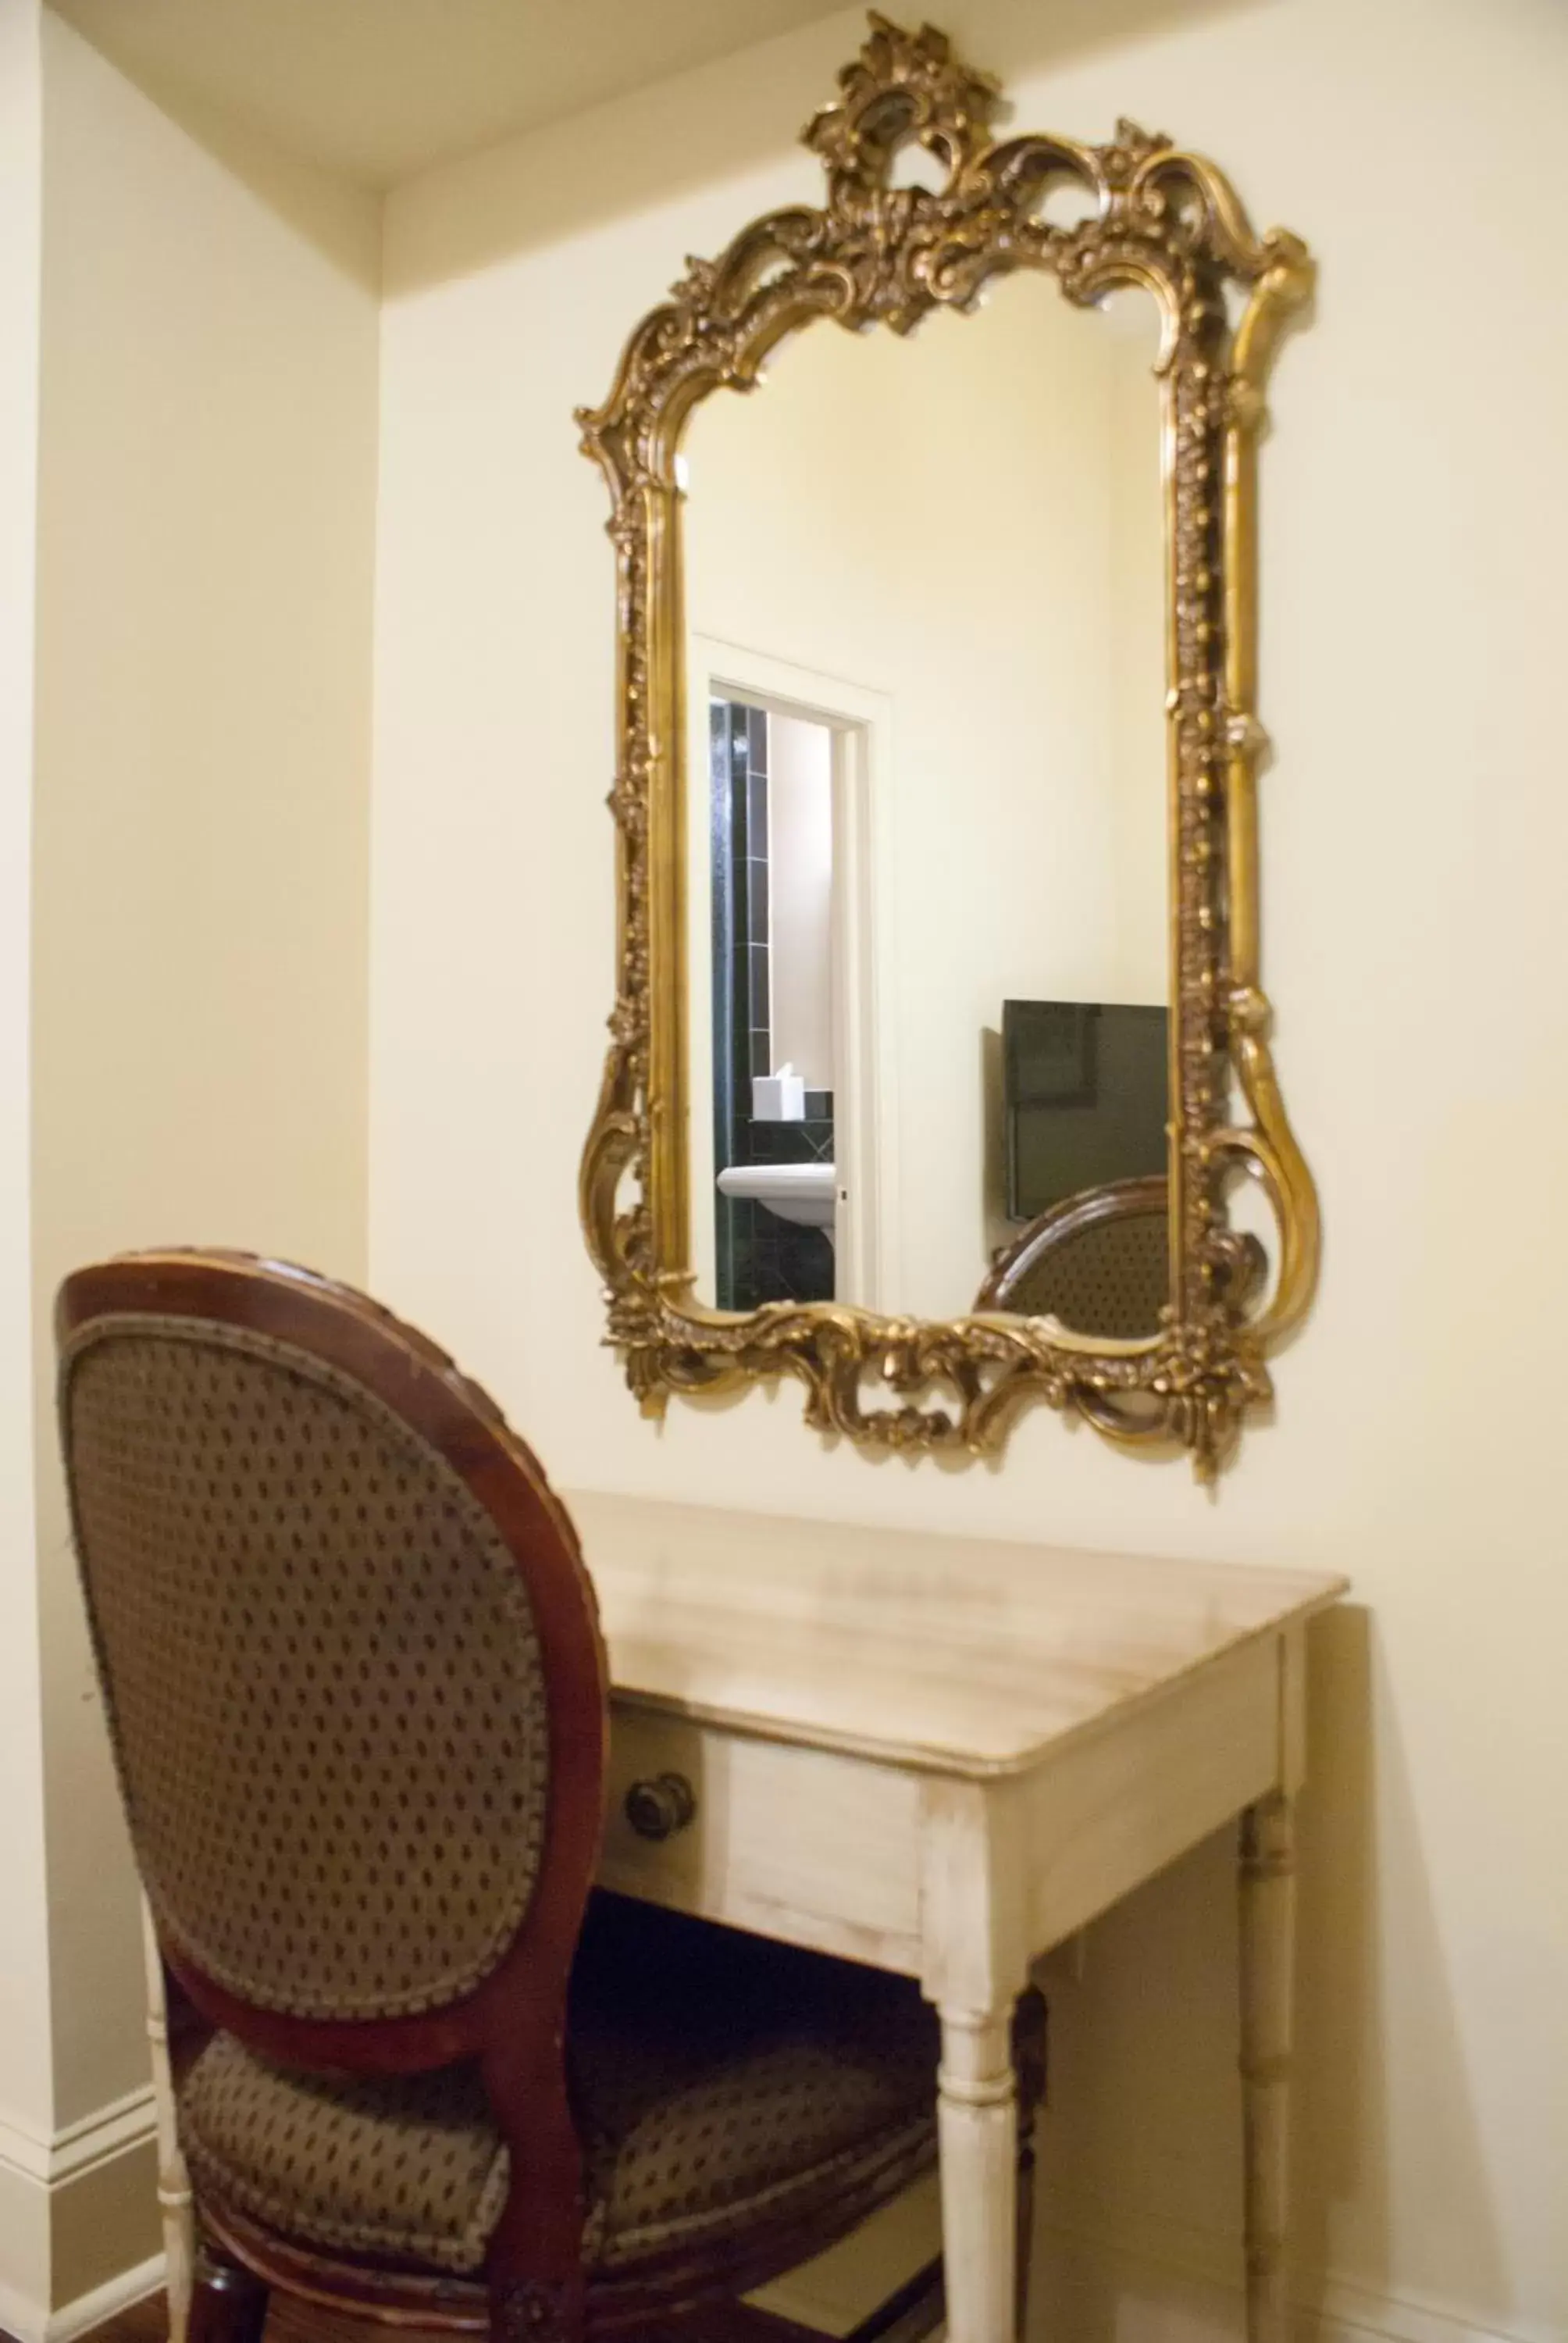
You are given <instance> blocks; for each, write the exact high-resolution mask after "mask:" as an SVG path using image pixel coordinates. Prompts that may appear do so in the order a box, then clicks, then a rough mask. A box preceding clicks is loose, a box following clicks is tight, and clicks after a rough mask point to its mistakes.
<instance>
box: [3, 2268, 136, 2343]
mask: <svg viewBox="0 0 1568 2343" xmlns="http://www.w3.org/2000/svg"><path fill="white" fill-rule="evenodd" d="M163 2282H164V2258H163V2256H162V2254H154V2256H153V2257H152V2258H151V2260H150V2261H145V2262H141V2263H139V2264H138V2265H137V2267H136V2268H135V2269H128V2270H123V2271H122V2272H121V2274H120V2276H119V2277H118V2278H111V2279H110V2280H109V2282H108V2284H107V2285H106V2286H95V2288H93V2290H92V2292H91V2294H79V2295H78V2296H77V2297H76V2299H75V2302H67V2303H64V2304H62V2306H61V2308H59V2309H58V2310H54V2311H51V2312H50V2314H49V2317H48V2318H47V2320H46V2321H45V2328H44V2335H43V2343H76V2338H77V2336H78V2335H85V2334H86V2333H87V2332H88V2331H89V2329H91V2328H95V2327H101V2326H102V2325H103V2323H104V2321H105V2319H106V2318H113V2317H114V2316H115V2313H116V2311H117V2310H128V2309H129V2308H130V2307H131V2305H132V2303H133V2302H145V2301H146V2298H147V2297H148V2295H149V2294H156V2292H157V2291H158V2288H160V2287H161V2286H162V2284H163ZM23 2343H25V2338H23Z"/></svg>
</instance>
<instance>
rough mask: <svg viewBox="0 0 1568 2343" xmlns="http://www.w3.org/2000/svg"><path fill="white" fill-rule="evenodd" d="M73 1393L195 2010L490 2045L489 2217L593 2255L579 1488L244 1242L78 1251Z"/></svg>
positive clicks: (130, 1744)
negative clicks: (568, 2055) (583, 1969)
mask: <svg viewBox="0 0 1568 2343" xmlns="http://www.w3.org/2000/svg"><path fill="white" fill-rule="evenodd" d="M57 1332H58V1336H59V1343H60V1373H59V1413H60V1432H61V1440H62V1444H63V1451H64V1457H65V1475H66V1482H67V1486H68V1492H69V1499H70V1506H71V1516H72V1526H73V1532H74V1535H75V1546H76V1553H77V1556H78V1561H79V1565H80V1570H81V1576H82V1584H83V1589H84V1594H85V1601H86V1607H87V1614H88V1620H89V1624H90V1628H91V1633H92V1637H93V1643H94V1647H95V1654H96V1658H97V1664H98V1672H99V1676H100V1681H101V1684H102V1688H103V1694H104V1700H105V1705H106V1712H107V1719H108V1725H109V1732H110V1736H111V1740H112V1743H113V1746H114V1753H115V1760H116V1767H117V1770H118V1775H119V1782H120V1788H121V1792H122V1795H123V1797H124V1801H125V1806H126V1815H127V1818H128V1820H129V1825H130V1830H131V1836H132V1840H133V1844H134V1846H135V1851H136V1861H137V1864H138V1866H139V1868H140V1871H141V1875H142V1879H143V1883H144V1885H145V1887H146V1895H147V1899H148V1902H149V1905H150V1906H151V1910H152V1913H153V1916H154V1920H155V1923H156V1930H157V1935H158V1941H159V1946H160V1948H161V1950H162V1953H163V1956H164V1959H165V1961H166V1965H167V1966H168V1968H169V1970H170V1972H171V1974H172V1975H173V1976H174V1977H175V1978H176V1981H177V1983H178V1984H179V1985H180V1986H182V1987H183V1988H184V1990H185V1992H186V1995H187V1996H189V1998H190V2000H191V2001H192V2002H193V2003H194V2004H195V2005H196V2009H197V2010H198V2011H199V2012H200V2013H201V2015H202V2016H204V2017H205V2018H206V2020H207V2021H208V2022H209V2023H210V2024H211V2025H213V2026H216V2027H219V2028H221V2029H223V2030H224V2031H225V2032H226V2033H229V2034H232V2035H234V2036H237V2037H238V2038H239V2040H240V2041H241V2042H243V2043H244V2044H246V2046H249V2047H250V2048H251V2049H252V2050H254V2051H255V2052H256V2054H257V2055H259V2056H266V2057H271V2058H274V2059H276V2060H277V2061H279V2062H283V2063H286V2065H288V2066H292V2067H296V2068H300V2069H304V2070H307V2071H311V2070H319V2071H322V2072H331V2073H336V2074H340V2075H341V2074H349V2075H352V2074H356V2073H365V2074H381V2075H387V2074H397V2073H413V2072H418V2071H422V2070H425V2069H429V2068H434V2067H438V2066H447V2065H449V2064H452V2063H453V2062H456V2061H457V2060H460V2059H469V2058H477V2060H478V2061H479V2062H480V2064H481V2067H482V2070H483V2074H484V2080H485V2087H486V2090H487V2094H488V2097H489V2098H490V2101H491V2104H492V2105H493V2106H494V2107H495V2109H496V2113H497V2116H498V2119H499V2120H500V2122H501V2123H502V2126H503V2128H504V2130H505V2132H506V2134H507V2137H508V2147H509V2150H510V2177H509V2184H508V2196H507V2200H506V2205H505V2209H504V2211H503V2212H502V2213H501V2215H500V2217H499V2221H498V2227H497V2228H496V2230H495V2234H494V2237H493V2239H492V2242H491V2247H490V2258H489V2267H490V2269H491V2273H492V2283H495V2281H496V2278H497V2277H498V2274H500V2273H502V2272H503V2271H504V2270H505V2269H506V2268H525V2267H526V2268H528V2270H529V2271H530V2272H532V2273H535V2274H545V2275H549V2276H558V2277H559V2278H562V2279H563V2280H566V2279H568V2278H570V2279H571V2280H572V2282H574V2283H575V2280H576V2274H577V2272H578V2266H579V2260H580V2238H581V2227H582V2187H581V2176H580V2171H579V2168H578V2167H579V2150H578V2141H577V2137H576V2134H575V2131H574V2128H573V2125H572V2119H571V2115H570V2111H569V2109H568V2102H567V2094H566V2080H565V2066H564V2048H563V2046H564V2037H565V2032H566V1999H567V1987H568V1977H569V1974H570V1969H571V1963H572V1958H573V1955H574V1952H575V1949H576V1946H577V1942H578V1934H579V1931H580V1928H581V1925H582V1918H583V1913H584V1908H585V1905H586V1902H587V1898H588V1891H589V1888H590V1885H591V1883H592V1878H593V1874H594V1869H595V1865H596V1862H597V1858H598V1843H599V1832H600V1820H601V1804H602V1792H603V1773H604V1750H605V1735H606V1718H607V1693H606V1669H605V1660H604V1653H603V1648H602V1645H601V1643H600V1639H599V1634H598V1624H597V1617H596V1612H595V1605H594V1599H593V1594H592V1588H591V1584H590V1582H589V1580H588V1575H587V1574H586V1572H585V1570H584V1568H583V1565H582V1563H581V1559H580V1556H579V1554H578V1546H577V1541H576V1538H575V1535H574V1534H573V1531H572V1528H571V1524H570V1522H569V1521H568V1517H567V1515H566V1513H565V1512H564V1511H563V1509H562V1508H561V1506H560V1505H559V1504H558V1502H557V1501H556V1499H555V1498H554V1496H553V1495H552V1493H551V1492H550V1489H549V1486H548V1483H547V1481H546V1479H545V1476H544V1473H543V1472H542V1471H541V1469H540V1467H539V1465H538V1463H537V1462H536V1461H535V1459H534V1457H533V1456H532V1455H531V1454H530V1453H529V1452H528V1449H527V1448H526V1447H525V1446H524V1445H523V1443H521V1442H520V1441H519V1440H518V1439H517V1438H516V1437H515V1435H514V1434H513V1433H511V1432H510V1431H509V1430H508V1427H507V1426H506V1424H505V1423H504V1422H503V1420H502V1418H501V1417H500V1415H499V1413H498V1411H497V1410H496V1408H495V1407H494V1405H493V1404H492V1403H491V1402H490V1401H489V1400H488V1399H487V1397H486V1396H485V1394H484V1393H482V1392H480V1391H479V1390H478V1389H477V1387H476V1386H475V1385H474V1384H472V1383H467V1381H465V1379H464V1378H463V1377H462V1376H461V1375H459V1374H458V1373H457V1371H456V1369H455V1368H454V1367H453V1365H452V1363H451V1362H450V1361H449V1360H448V1359H447V1358H446V1357H445V1356H444V1355H443V1353H441V1352H439V1351H438V1350H437V1349H436V1347H435V1346H434V1345H433V1344H432V1343H430V1342H427V1341H426V1340H425V1338H424V1337H423V1336H422V1335H419V1334H417V1333H416V1332H414V1331H413V1330H412V1329H411V1328H408V1327H407V1326H404V1325H402V1324H400V1323H399V1322H397V1320H396V1319H394V1318H392V1317H391V1316H390V1315H388V1314H387V1312H383V1311H381V1310H379V1309H377V1307H376V1306H375V1305H374V1304H373V1303H371V1302H367V1300H366V1299H365V1298H364V1297H363V1296H362V1295H359V1294H357V1293H355V1292H351V1291H350V1290H348V1289H347V1288H346V1287H343V1286H340V1285H337V1284H334V1283H332V1282H329V1281H327V1280H326V1279H324V1278H320V1277H317V1276H315V1275H313V1274H311V1273H310V1272H306V1271H302V1270H296V1269H291V1268H286V1267H284V1266H280V1265H278V1264H276V1263H272V1262H258V1261H255V1260H251V1259H248V1258H246V1257H242V1256H231V1255H225V1254H212V1253H207V1254H204V1253H147V1254H139V1255H134V1256H129V1257H126V1258H125V1259H122V1260H118V1261H113V1262H106V1263H104V1264H102V1265H100V1266H97V1267H95V1268H91V1269H85V1270H82V1271H80V1272H77V1273H76V1274H75V1276H73V1277H71V1278H70V1279H68V1280H67V1282H66V1283H65V1286H64V1287H63V1289H62V1292H61V1295H60V1301H59V1304H58V1311H57Z"/></svg>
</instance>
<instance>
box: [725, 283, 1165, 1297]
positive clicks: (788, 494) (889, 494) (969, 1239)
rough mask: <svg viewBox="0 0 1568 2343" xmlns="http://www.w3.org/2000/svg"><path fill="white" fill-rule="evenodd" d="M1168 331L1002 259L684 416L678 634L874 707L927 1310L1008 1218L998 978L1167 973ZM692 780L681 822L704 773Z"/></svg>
mask: <svg viewBox="0 0 1568 2343" xmlns="http://www.w3.org/2000/svg"><path fill="white" fill-rule="evenodd" d="M1159 347H1160V326H1159V318H1158V314H1157V311H1156V309H1155V306H1154V303H1153V302H1152V300H1151V298H1150V297H1149V296H1148V295H1147V294H1143V293H1136V294H1131V295H1124V296H1123V297H1122V298H1121V302H1120V303H1119V306H1118V310H1117V317H1116V322H1115V324H1114V325H1113V326H1108V324H1107V322H1106V320H1105V319H1104V318H1103V317H1100V316H1098V315H1095V314H1094V313H1092V312H1085V311H1082V310H1080V309H1076V308H1073V307H1070V305H1069V304H1068V303H1066V302H1065V301H1063V300H1061V299H1060V297H1059V296H1058V294H1057V292H1056V290H1055V288H1054V287H1053V286H1052V285H1051V284H1050V282H1049V280H1045V279H1041V278H1040V277H1012V278H1010V279H1007V280H1004V281H1002V282H1001V283H999V284H998V285H996V286H995V287H993V288H992V289H991V293H990V298H989V299H988V300H987V302H986V303H985V305H984V307H982V308H981V309H980V311H979V312H978V314H976V315H975V316H973V317H958V316H956V315H954V314H952V313H951V312H939V314H938V315H937V316H935V317H930V318H929V319H928V320H927V321H926V322H925V324H924V325H923V326H922V327H920V330H919V331H918V332H917V333H916V334H915V335H914V336H913V337H911V338H910V340H909V341H902V340H899V339H896V338H895V337H893V336H892V335H890V334H880V335H875V336H871V337H860V336H851V335H848V334H845V333H843V332H841V331H839V329H837V328H836V327H831V326H819V327H815V328H814V329H811V330H809V331H808V332H806V333H804V334H801V335H799V336H797V337H794V338H793V339H792V340H790V341H789V342H787V343H786V344H784V345H783V346H782V347H780V348H779V349H778V350H777V351H776V352H775V353H774V354H773V357H771V358H770V360H769V367H768V379H767V381H766V384H765V386H764V387H763V388H762V389H761V390H760V391H759V393H757V394H756V395H755V396H753V397H749V398H744V399H743V398H738V397H728V398H714V399H710V400H709V401H707V402H706V403H705V405H704V406H702V407H700V408H699V410H698V412H697V414H696V415H695V416H694V417H693V418H692V421H691V423H690V426H689V428H688V431H687V434H686V438H685V442H684V448H685V454H686V458H687V464H688V468H689V494H688V498H687V504H686V511H685V520H686V532H685V540H684V552H685V575H686V579H687V596H688V605H689V621H690V626H691V628H692V630H693V632H694V633H695V634H697V635H699V636H702V637H709V638H716V639H719V640H722V641H725V642H729V643H735V644H739V645H740V646H741V647H742V648H743V649H749V650H751V651H753V652H760V653H762V654H763V655H764V656H765V657H767V658H769V659H787V660H789V661H790V662H792V663H793V664H794V665H796V666H798V667H801V668H806V669H812V670H814V671H815V672H817V673H819V674H827V675H837V676H842V677H844V678H846V679H848V680H849V682H851V683H852V684H854V685H855V686H857V687H858V688H859V689H873V690H875V691H876V692H878V693H879V695H881V696H882V697H883V698H884V699H885V700H886V702H887V705H888V707H889V709H890V719H891V752H890V756H888V757H887V758H886V759H885V761H884V769H883V770H882V772H881V776H880V783H879V786H881V787H882V788H883V789H885V790H886V793H887V798H888V805H887V807H886V809H885V813H884V816H883V820H882V821H881V824H880V827H881V828H882V829H883V830H884V831H885V835H886V838H887V840H888V844H889V850H890V854H891V857H892V862H893V872H892V880H891V885H890V888H889V889H888V890H887V897H888V900H887V906H886V908H887V910H889V912H890V930H891V940H890V950H889V952H888V954H887V955H886V959H885V961H884V968H883V973H884V977H885V982H884V984H883V985H882V987H881V989H880V990H881V998H880V1000H879V1013H878V1021H877V1047H878V1054H879V1057H881V1058H882V1059H884V1060H886V1059H887V1058H891V1059H892V1060H893V1061H894V1065H895V1068H896V1071H894V1072H893V1076H892V1080H891V1081H889V1079H888V1073H887V1071H885V1070H884V1071H883V1073H882V1077H881V1082H880V1087H881V1089H882V1090H883V1091H889V1090H890V1091H891V1092H892V1094H894V1095H896V1097H897V1099H898V1101H899V1111H898V1113H897V1115H896V1117H892V1118H889V1121H890V1122H891V1123H892V1124H893V1126H894V1127H892V1128H888V1127H886V1126H884V1127H883V1128H882V1130H881V1131H879V1140H880V1141H881V1144H882V1145H883V1146H884V1147H885V1148H888V1149H890V1150H891V1151H893V1152H894V1153H895V1154H896V1156H897V1160H898V1197H899V1207H898V1211H899V1219H900V1228H899V1230H898V1232H897V1237H896V1242H897V1246H898V1257H899V1259H900V1261H901V1262H902V1271H901V1279H900V1286H899V1288H898V1290H897V1291H896V1292H895V1293H894V1294H893V1296H892V1297H891V1298H892V1301H893V1303H894V1304H895V1306H896V1307H898V1308H899V1309H900V1310H906V1311H911V1312H916V1313H917V1314H920V1315H922V1316H927V1317H943V1316H952V1315H953V1314H955V1313H956V1312H959V1311H961V1310H966V1309H969V1308H970V1307H971V1306H972V1304H973V1301H974V1297H975V1293H976V1292H977V1290H978V1288H979V1287H980V1283H981V1281H982V1280H983V1278H984V1277H985V1274H986V1272H987V1269H988V1268H989V1266H990V1252H991V1246H992V1244H993V1243H994V1242H996V1241H998V1240H999V1239H1005V1237H1006V1236H1007V1235H1009V1234H1016V1231H1009V1230H1008V1229H1007V1228H1006V1226H1005V1223H999V1222H998V1219H997V1215H998V1213H999V1211H1000V1204H1001V1198H1000V1169H999V1167H998V1161H997V1159H998V1156H999V1153H1000V1115H1001V1104H1000V1097H998V1096H997V1095H996V1094H995V1090H994V1085H993V1086H992V1088H991V1091H990V1093H989V1094H988V1091H987V1089H986V1087H985V1072H986V1065H987V1051H988V1042H987V1036H988V1035H990V1037H992V1044H993V1046H992V1050H991V1054H992V1056H993V1057H994V1037H995V1035H996V1034H997V1033H998V1032H999V1031H1000V1024H1001V1013H1002V1002H1003V1001H1005V1000H1007V999H1009V998H1014V997H1016V998H1020V999H1024V1000H1076V1001H1123V1000H1125V1001H1162V1000H1163V999H1164V997H1165V961H1166V945H1165V916H1164V908H1165V879H1164V869H1163V858H1162V855H1161V851H1160V843H1161V805H1162V803H1163V799H1164V789H1165V739H1164V721H1163V702H1164V691H1165V644H1164V629H1163V601H1162V598H1161V578H1162V573H1163V552H1162V540H1161V513H1162V509H1163V508H1162V501H1161V480H1160V401H1159V397H1158V394H1157V390H1156V385H1155V378H1154V371H1153V369H1154V365H1155V361H1156V358H1157V357H1158V353H1159ZM1048 404H1049V408H1050V414H1051V416H1052V417H1053V419H1054V426H1055V427H1054V428H1052V429H1050V430H1042V429H1041V427H1040V417H1041V414H1042V411H1043V410H1044V409H1045V408H1046V407H1047V405H1048ZM1124 441H1125V443H1126V444H1125V457H1126V460H1125V462H1124V461H1123V452H1124V451H1123V442H1124ZM944 458H946V459H948V460H950V461H951V463H952V464H953V466H954V467H955V478H954V479H953V481H952V482H951V484H950V486H949V487H948V488H946V490H945V491H944V487H943V484H942V480H941V475H940V466H941V463H942V462H943V460H944ZM1139 522H1141V528H1140V527H1139V526H1138V523H1139ZM1112 610H1116V611H1118V612H1122V611H1125V612H1127V613H1129V617H1128V618H1127V619H1126V620H1125V621H1124V622H1121V623H1119V625H1118V627H1117V628H1115V629H1113V628H1111V623H1110V618H1111V611H1112ZM1150 615H1152V619H1153V623H1152V625H1150V624H1148V623H1147V620H1148V618H1149V617H1150ZM1119 759H1125V760H1126V765H1125V769H1123V767H1122V764H1121V762H1120V761H1119ZM688 788H689V817H688V818H689V820H691V819H693V818H694V817H699V816H700V814H701V813H702V811H703V810H704V809H705V807H706V800H707V795H708V784H707V774H706V770H705V769H704V770H702V771H697V770H695V769H694V770H692V771H690V772H689V778H688ZM1139 813H1141V815H1142V816H1143V820H1142V823H1141V825H1140V823H1139V822H1138V821H1137V820H1136V819H1135V817H1136V816H1137V815H1138V814H1139ZM1143 833H1147V836H1148V837H1149V838H1151V839H1152V840H1153V843H1154V851H1153V853H1152V854H1151V853H1150V852H1149V850H1148V848H1147V845H1146V843H1145V840H1144V836H1143ZM955 904H962V905H963V906H964V907H965V912H964V916H962V917H960V919H958V920H954V919H953V918H952V916H951V914H952V909H953V906H954V905H955ZM879 957H880V955H879ZM693 1111H694V1113H703V1114H706V1112H707V1109H706V1107H704V1106H703V1105H701V1104H700V1103H699V1102H698V1101H695V1100H694V1101H693ZM850 1298H851V1299H858V1298H859V1297H858V1296H854V1295H851V1297H850Z"/></svg>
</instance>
